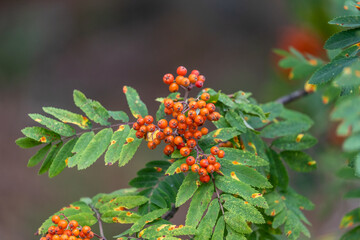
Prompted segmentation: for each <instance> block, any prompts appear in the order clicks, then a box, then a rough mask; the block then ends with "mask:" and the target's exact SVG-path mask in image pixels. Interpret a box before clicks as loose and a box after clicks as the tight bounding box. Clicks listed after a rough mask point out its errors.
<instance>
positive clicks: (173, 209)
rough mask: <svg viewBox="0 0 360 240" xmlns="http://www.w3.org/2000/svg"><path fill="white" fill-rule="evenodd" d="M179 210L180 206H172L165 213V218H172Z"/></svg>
mask: <svg viewBox="0 0 360 240" xmlns="http://www.w3.org/2000/svg"><path fill="white" fill-rule="evenodd" d="M178 210H179V208H177V207H175V205H174V206H172V208H171V210H170V211H169V212H168V213H167V214H166V215H165V217H164V219H165V220H170V219H172V218H173V217H174V215H175V214H176V212H177V211H178Z"/></svg>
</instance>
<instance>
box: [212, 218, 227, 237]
mask: <svg viewBox="0 0 360 240" xmlns="http://www.w3.org/2000/svg"><path fill="white" fill-rule="evenodd" d="M224 232H225V221H224V217H223V216H220V217H219V219H218V220H217V222H216V226H215V229H214V234H213V236H212V238H211V240H218V239H223V238H224Z"/></svg>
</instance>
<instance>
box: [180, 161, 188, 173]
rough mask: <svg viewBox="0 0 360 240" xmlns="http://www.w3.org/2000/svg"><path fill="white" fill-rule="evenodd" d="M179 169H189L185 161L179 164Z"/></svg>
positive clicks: (185, 170)
mask: <svg viewBox="0 0 360 240" xmlns="http://www.w3.org/2000/svg"><path fill="white" fill-rule="evenodd" d="M180 169H181V171H182V172H187V171H189V166H188V165H187V164H186V163H183V164H181V166H180Z"/></svg>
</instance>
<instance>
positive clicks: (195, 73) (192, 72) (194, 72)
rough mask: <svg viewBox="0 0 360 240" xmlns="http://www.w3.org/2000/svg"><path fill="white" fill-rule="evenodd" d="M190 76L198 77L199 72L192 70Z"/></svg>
mask: <svg viewBox="0 0 360 240" xmlns="http://www.w3.org/2000/svg"><path fill="white" fill-rule="evenodd" d="M191 74H194V75H196V76H199V75H200V72H199V71H198V70H196V69H194V70H192V71H191Z"/></svg>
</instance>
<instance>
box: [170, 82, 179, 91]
mask: <svg viewBox="0 0 360 240" xmlns="http://www.w3.org/2000/svg"><path fill="white" fill-rule="evenodd" d="M169 91H170V92H177V91H179V85H177V84H176V83H172V84H170V86H169Z"/></svg>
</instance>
